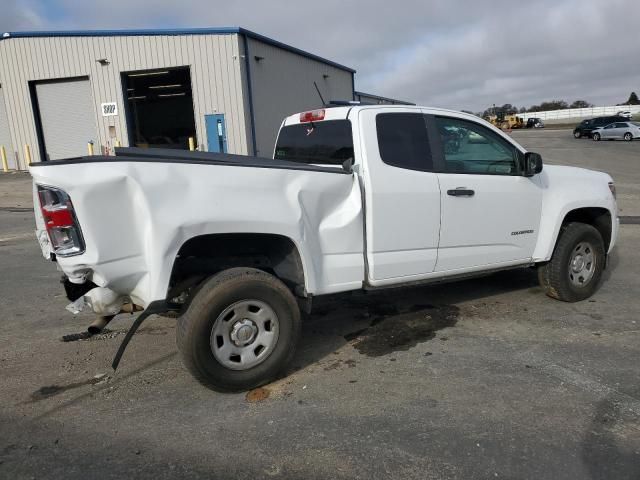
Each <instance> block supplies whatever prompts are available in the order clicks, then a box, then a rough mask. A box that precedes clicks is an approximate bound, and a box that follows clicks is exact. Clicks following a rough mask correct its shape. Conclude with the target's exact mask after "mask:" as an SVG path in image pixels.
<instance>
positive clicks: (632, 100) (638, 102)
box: [626, 92, 640, 105]
mask: <svg viewBox="0 0 640 480" xmlns="http://www.w3.org/2000/svg"><path fill="white" fill-rule="evenodd" d="M626 105H640V99H638V95H636V92H631V95H629V100H627V103H626Z"/></svg>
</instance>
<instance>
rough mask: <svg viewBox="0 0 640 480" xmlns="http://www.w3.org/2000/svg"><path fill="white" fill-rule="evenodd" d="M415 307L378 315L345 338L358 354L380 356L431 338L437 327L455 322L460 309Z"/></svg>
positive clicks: (428, 306) (451, 307)
mask: <svg viewBox="0 0 640 480" xmlns="http://www.w3.org/2000/svg"><path fill="white" fill-rule="evenodd" d="M417 307H418V306H413V307H410V308H409V311H408V312H407V313H401V314H398V315H394V316H389V317H378V318H376V319H374V320H373V321H372V322H371V325H370V326H369V327H367V328H364V329H362V330H358V331H357V332H353V333H350V334H347V335H345V337H344V338H345V339H346V340H347V341H349V342H350V343H351V345H353V347H354V348H355V349H356V350H358V352H360V353H361V354H363V355H367V356H369V357H381V356H384V355H388V354H390V353H393V352H397V351H405V350H409V349H410V348H413V347H415V346H416V345H417V344H419V343H423V342H426V341H428V340H431V339H432V338H434V337H435V336H436V332H437V331H438V330H441V329H443V328H447V327H452V326H454V325H455V324H456V322H457V321H458V316H459V314H460V309H459V308H458V307H456V306H452V305H443V306H437V307H436V306H433V305H424V306H422V307H423V308H417Z"/></svg>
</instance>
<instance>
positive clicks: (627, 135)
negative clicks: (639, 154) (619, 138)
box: [624, 133, 632, 142]
mask: <svg viewBox="0 0 640 480" xmlns="http://www.w3.org/2000/svg"><path fill="white" fill-rule="evenodd" d="M631 138H632V137H631V134H630V133H625V134H624V139H625V140H626V141H627V142H628V141H629V140H631Z"/></svg>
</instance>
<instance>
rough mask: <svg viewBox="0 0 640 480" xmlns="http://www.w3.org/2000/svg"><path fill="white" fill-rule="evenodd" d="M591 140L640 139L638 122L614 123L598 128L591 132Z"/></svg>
mask: <svg viewBox="0 0 640 480" xmlns="http://www.w3.org/2000/svg"><path fill="white" fill-rule="evenodd" d="M591 138H593V139H594V140H595V141H596V142H597V141H599V140H601V139H602V140H616V139H619V140H626V141H628V142H630V141H631V140H633V139H634V138H640V122H615V123H610V124H609V125H607V126H605V127H598V128H595V129H593V131H592V132H591Z"/></svg>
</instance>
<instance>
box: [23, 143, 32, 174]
mask: <svg viewBox="0 0 640 480" xmlns="http://www.w3.org/2000/svg"><path fill="white" fill-rule="evenodd" d="M29 165H31V147H30V146H29V145H27V144H25V145H24V169H25V170H29Z"/></svg>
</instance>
